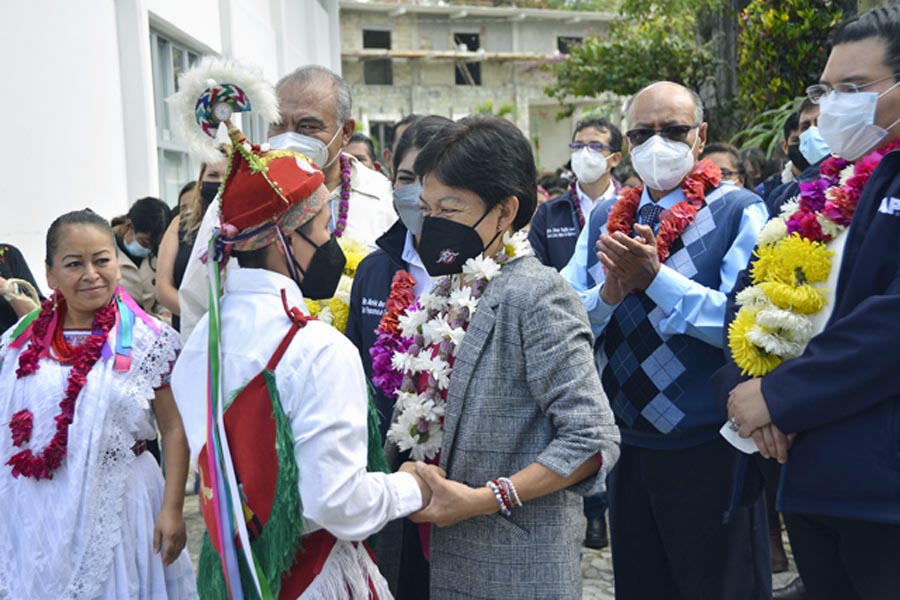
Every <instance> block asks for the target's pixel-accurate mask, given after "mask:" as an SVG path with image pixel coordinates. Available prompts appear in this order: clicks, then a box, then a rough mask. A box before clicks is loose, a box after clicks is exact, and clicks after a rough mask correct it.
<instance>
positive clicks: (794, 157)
mask: <svg viewBox="0 0 900 600" xmlns="http://www.w3.org/2000/svg"><path fill="white" fill-rule="evenodd" d="M787 155H788V158H790V159H791V164H792V165H794V166H795V167H797V170H798V171H805V170H806V169H808V168H809V161H808V160H806V157H804V156H803V153H802V152H800V142H797V143H796V144H788V151H787Z"/></svg>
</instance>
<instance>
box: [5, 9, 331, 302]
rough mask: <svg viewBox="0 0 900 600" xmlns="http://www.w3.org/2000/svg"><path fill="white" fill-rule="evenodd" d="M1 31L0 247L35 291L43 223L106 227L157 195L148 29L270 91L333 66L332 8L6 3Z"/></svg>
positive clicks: (41, 274) (40, 279)
mask: <svg viewBox="0 0 900 600" xmlns="http://www.w3.org/2000/svg"><path fill="white" fill-rule="evenodd" d="M0 23H3V24H4V27H3V28H2V29H3V35H0V56H4V57H6V59H5V60H4V61H3V66H4V69H3V84H2V90H3V99H4V102H3V110H4V114H5V115H6V118H5V119H4V134H5V135H4V137H5V142H6V143H4V144H2V145H0V165H2V167H0V215H2V216H0V241H2V242H5V243H10V244H13V245H15V246H17V247H18V248H19V249H20V250H22V252H23V253H24V254H25V258H26V260H27V261H28V264H29V266H30V267H31V269H32V271H33V272H34V273H35V276H36V278H37V279H38V283H40V284H41V285H42V286H45V283H46V281H45V279H44V269H43V267H42V266H41V263H43V258H44V256H43V255H44V250H43V247H44V237H45V234H46V231H47V228H48V227H49V225H50V223H51V222H52V221H53V219H55V218H56V217H57V216H59V215H60V214H62V213H64V212H68V211H70V210H77V209H80V208H85V207H89V208H91V209H92V210H94V211H96V212H97V213H99V214H101V215H103V216H105V217H107V218H111V217H113V216H115V215H119V214H123V213H124V212H126V211H127V210H128V206H129V205H130V203H131V202H133V201H134V200H136V199H138V198H140V197H142V196H148V195H151V196H156V195H158V194H159V183H158V181H159V173H158V168H159V166H158V165H157V147H156V125H155V124H156V113H155V107H154V100H153V73H152V67H151V48H150V31H151V29H153V30H154V31H157V32H158V33H160V34H161V35H164V36H165V37H167V38H169V39H172V40H173V41H175V42H177V43H180V44H183V45H185V46H188V47H189V48H191V49H193V50H196V51H197V52H199V53H201V54H202V53H209V52H212V53H216V54H223V55H226V56H231V57H234V58H237V59H240V60H243V61H246V62H249V63H253V64H256V65H258V66H260V67H261V68H262V69H263V71H264V72H265V74H266V76H267V77H268V78H270V79H271V80H272V81H273V82H274V81H275V80H276V79H278V78H279V77H281V76H282V75H284V74H285V73H287V72H289V71H291V70H293V69H295V68H296V67H298V66H301V65H303V64H310V63H316V64H321V65H323V66H326V67H328V68H330V69H332V70H334V71H337V72H340V68H341V61H340V42H339V39H338V38H339V31H340V30H339V27H340V26H339V22H338V0H84V1H81V2H73V1H70V0H48V1H47V2H15V1H10V2H2V3H0ZM166 200H167V201H169V202H174V199H171V198H166ZM44 290H45V291H46V287H44Z"/></svg>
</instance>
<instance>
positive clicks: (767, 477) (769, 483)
mask: <svg viewBox="0 0 900 600" xmlns="http://www.w3.org/2000/svg"><path fill="white" fill-rule="evenodd" d="M753 460H754V461H756V466H757V468H759V472H760V473H762V476H763V480H764V481H765V482H766V514H767V515H768V519H769V529H770V530H778V531H781V521H779V520H778V509H777V508H775V498H776V496H777V495H778V482H779V479H780V478H781V465H780V464H779V463H778V461H777V460H775V459H774V458H763V457H762V455H761V454H754V455H753Z"/></svg>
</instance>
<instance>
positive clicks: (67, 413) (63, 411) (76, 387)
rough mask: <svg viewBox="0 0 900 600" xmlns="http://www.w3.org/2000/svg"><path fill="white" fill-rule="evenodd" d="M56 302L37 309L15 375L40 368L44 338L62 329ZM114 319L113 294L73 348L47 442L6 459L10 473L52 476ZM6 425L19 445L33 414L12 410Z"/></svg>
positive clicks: (61, 305) (61, 312)
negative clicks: (10, 469) (29, 339)
mask: <svg viewBox="0 0 900 600" xmlns="http://www.w3.org/2000/svg"><path fill="white" fill-rule="evenodd" d="M57 302H58V305H59V309H58V310H54V307H53V304H52V303H51V301H50V300H47V301H45V302H44V304H43V306H42V307H41V313H40V315H39V316H38V318H37V319H36V320H35V322H34V329H33V330H32V335H31V341H30V343H29V346H28V348H26V349H25V350H24V351H23V352H22V354H21V355H20V356H19V368H18V369H17V370H16V376H17V377H18V378H19V379H21V378H22V377H26V376H28V375H31V374H32V373H34V372H35V371H37V370H38V369H39V368H40V358H41V356H42V354H44V353H45V351H46V350H47V347H46V346H47V344H48V340H50V339H51V336H52V335H53V334H55V333H57V330H61V329H62V326H63V321H64V320H65V314H66V305H65V300H64V299H62V298H59V299H58V300H57ZM115 322H116V300H115V298H113V299H112V300H110V302H109V304H107V305H106V306H104V307H103V308H101V309H100V310H99V311H97V313H96V314H95V315H94V322H93V325H92V327H91V329H92V333H91V335H90V336H88V338H87V340H85V342H84V343H83V344H80V345H79V346H78V347H76V348H75V349H74V350H73V353H72V356H73V358H72V370H71V372H70V373H69V378H68V383H67V385H66V391H65V396H64V397H63V399H62V401H61V402H60V403H59V409H60V413H59V415H57V416H56V417H55V418H54V420H55V421H56V433H55V434H54V436H53V438H52V439H51V440H50V443H49V444H47V446H46V447H45V448H44V449H43V450H42V451H41V452H40V453H38V454H37V455H35V454H34V452H33V451H32V450H31V449H30V448H26V449H25V450H22V451H20V452H17V453H16V454H14V455H13V456H12V458H10V459H9V460H8V461H7V463H6V464H7V465H10V466H11V467H12V474H13V477H19V475H24V476H26V477H32V478H34V479H38V480H40V479H52V478H53V472H54V471H56V469H58V468H59V466H60V465H61V464H62V461H63V459H64V458H65V457H66V454H67V453H68V451H67V448H66V446H67V444H68V441H69V425H71V424H72V420H73V419H74V418H75V401H76V400H77V398H78V395H79V394H80V393H81V389H82V388H83V387H84V385H85V384H86V383H87V376H88V373H90V371H91V369H92V368H93V366H94V364H95V363H96V362H97V361H98V360H99V359H100V355H101V353H102V348H103V345H104V344H105V343H106V340H107V338H108V337H109V331H110V329H112V327H113V326H114V325H115ZM51 327H53V328H54V331H53V332H50V331H49V330H50V328H51ZM48 333H49V334H50V335H48ZM9 428H10V430H11V431H12V442H13V445H15V446H16V447H22V446H23V445H24V444H25V443H27V442H28V441H29V440H30V439H31V432H32V429H33V428H34V415H33V414H32V412H31V411H30V410H28V409H27V408H25V409H22V410H20V411H18V412H16V413H15V414H14V415H13V416H12V419H11V420H10V423H9Z"/></svg>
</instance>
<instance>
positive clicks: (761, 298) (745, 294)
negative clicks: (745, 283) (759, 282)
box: [735, 285, 772, 308]
mask: <svg viewBox="0 0 900 600" xmlns="http://www.w3.org/2000/svg"><path fill="white" fill-rule="evenodd" d="M735 300H736V301H737V303H738V305H739V306H746V307H748V308H754V307H759V308H762V307H766V306H772V301H771V300H769V297H768V296H766V294H765V292H763V291H762V289H761V288H760V287H759V286H756V285H751V286H750V287H746V288H744V289H742V290H741V291H740V292H738V294H737V296H735Z"/></svg>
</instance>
